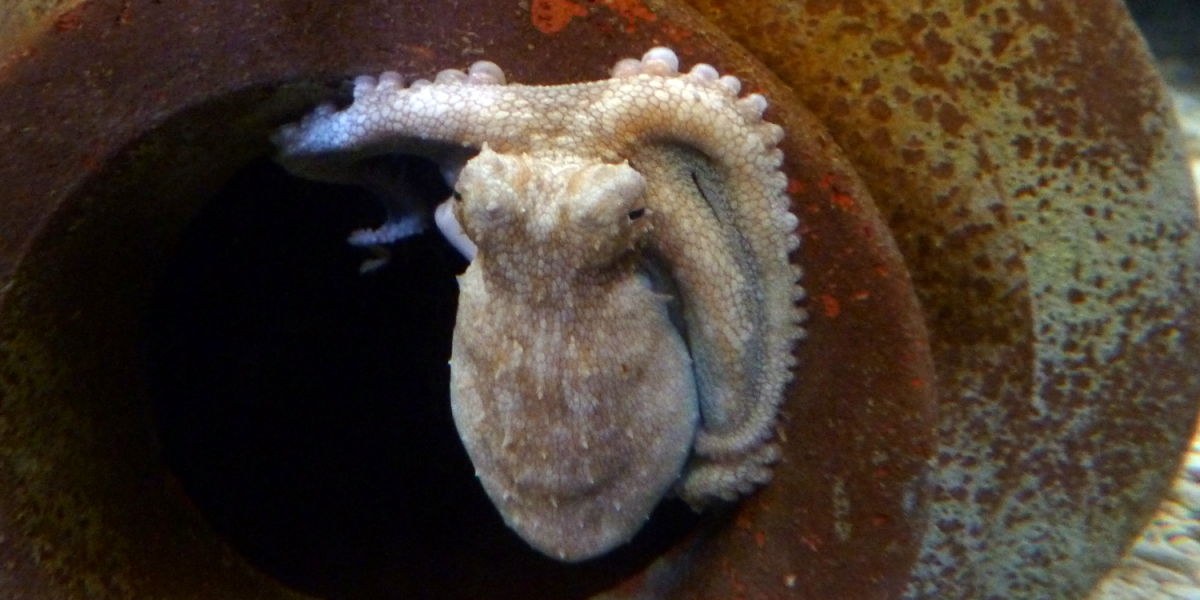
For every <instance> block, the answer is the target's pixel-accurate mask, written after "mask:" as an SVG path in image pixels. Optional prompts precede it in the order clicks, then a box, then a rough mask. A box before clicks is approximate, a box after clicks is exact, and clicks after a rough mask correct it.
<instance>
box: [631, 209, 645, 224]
mask: <svg viewBox="0 0 1200 600" xmlns="http://www.w3.org/2000/svg"><path fill="white" fill-rule="evenodd" d="M644 214H646V209H644V208H636V209H634V210H631V211H629V220H630V221H636V220H638V219H640V218H642V215H644Z"/></svg>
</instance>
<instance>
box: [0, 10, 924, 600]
mask: <svg viewBox="0 0 1200 600" xmlns="http://www.w3.org/2000/svg"><path fill="white" fill-rule="evenodd" d="M564 3H565V4H570V5H573V6H574V8H572V7H571V6H565V5H564ZM547 11H548V12H547ZM563 11H565V12H563ZM689 15H690V13H689V12H688V11H684V10H678V8H677V7H674V6H672V5H669V4H666V3H662V4H652V5H651V4H647V5H643V4H641V3H639V2H636V1H623V2H607V3H595V4H586V5H585V4H581V3H577V2H570V1H568V0H561V1H559V2H554V1H550V0H538V1H536V2H533V3H532V6H531V7H524V8H523V7H521V6H519V5H516V4H513V3H508V2H500V1H496V2H478V3H470V4H469V5H468V4H458V5H454V4H447V3H441V2H432V1H430V2H385V1H380V0H364V1H360V2H352V3H338V4H330V5H328V6H326V5H323V4H320V3H317V4H313V3H310V2H300V1H290V0H269V1H265V2H256V3H229V2H203V1H185V2H172V3H159V2H151V1H146V2H138V1H129V0H95V1H92V2H88V3H86V4H83V5H81V6H79V7H78V8H76V9H74V10H73V11H71V17H70V19H69V21H68V22H66V25H67V26H64V27H57V28H56V27H45V28H42V29H41V30H39V31H40V32H41V33H39V34H38V35H37V36H35V37H34V38H32V40H31V42H30V43H29V45H28V46H27V47H25V48H23V49H21V51H20V52H18V53H15V54H13V55H12V56H10V58H9V62H7V63H5V64H4V65H3V66H2V67H0V68H2V70H0V86H2V88H3V89H2V90H0V91H2V92H3V98H4V102H3V104H2V105H0V139H2V140H3V143H4V146H5V147H6V148H8V149H9V152H7V153H6V154H5V157H4V159H3V160H0V180H3V181H4V182H5V185H4V186H3V187H2V188H0V282H2V283H3V288H2V289H3V290H4V292H3V296H2V297H0V301H2V304H0V374H2V376H3V378H2V379H0V393H2V394H3V395H2V396H0V528H2V529H0V559H2V560H0V569H3V571H0V595H3V596H4V597H6V598H13V599H14V600H26V599H34V598H46V597H60V596H61V597H76V596H83V595H85V594H86V595H88V596H89V597H94V598H100V599H102V600H108V599H115V598H143V597H156V598H199V597H204V598H209V597H213V598H217V597H219V598H258V599H268V598H270V599H276V598H279V599H282V598H295V597H296V596H295V594H294V593H293V592H291V591H289V590H287V589H285V588H284V587H283V586H281V585H278V584H277V583H275V582H273V581H270V579H269V578H266V577H263V576H262V575H261V574H257V573H255V572H253V571H252V570H251V569H249V568H247V567H246V565H245V563H244V562H243V561H242V560H241V559H239V558H238V557H237V556H236V555H235V554H234V553H233V552H232V551H231V550H230V549H229V546H228V545H227V544H226V543H225V542H223V541H222V540H221V539H220V538H218V537H217V536H216V535H214V532H213V530H212V529H211V528H210V527H208V525H207V524H205V523H204V521H203V516H202V515H201V513H199V512H198V511H197V510H196V508H195V507H194V506H192V505H191V504H190V502H189V500H188V499H187V497H186V496H185V494H184V492H186V491H187V490H186V488H187V485H188V482H186V481H185V482H184V488H183V489H181V488H180V487H179V485H178V484H177V483H176V482H175V480H174V479H173V478H172V477H171V476H170V474H169V473H168V472H167V470H166V468H165V466H164V464H163V463H162V460H161V458H160V456H159V454H158V450H159V448H160V447H161V445H162V444H163V440H160V439H156V437H155V430H154V429H153V427H152V424H151V418H150V414H149V404H150V399H149V398H148V396H149V389H148V385H147V381H146V380H147V375H146V373H145V372H144V369H143V364H144V362H143V361H144V360H145V356H144V354H143V352H144V344H145V341H146V340H145V337H144V336H145V333H144V326H145V320H144V317H145V314H144V313H145V311H146V307H147V305H148V304H149V302H150V300H149V298H150V296H152V295H153V293H154V291H153V286H154V283H155V278H156V277H157V276H158V274H159V273H161V270H162V269H163V268H164V264H166V263H167V262H168V261H169V259H170V255H171V249H172V248H173V247H174V245H175V244H176V243H178V241H179V240H180V237H181V232H182V230H183V229H184V227H185V226H186V224H187V223H188V221H189V220H190V219H192V218H193V217H194V216H195V215H196V214H197V212H198V211H200V210H201V207H202V206H203V205H204V204H205V202H206V201H207V200H208V199H209V198H211V197H213V195H214V194H215V193H217V191H218V189H219V188H220V186H221V185H222V184H223V183H225V182H226V181H227V180H229V179H230V178H231V177H233V176H234V175H235V173H237V172H238V171H239V169H241V168H243V167H244V166H245V165H247V164H248V163H250V162H251V161H252V160H254V158H255V157H261V156H263V155H264V154H266V153H267V152H269V145H268V143H267V137H268V134H269V132H270V131H271V130H272V129H273V128H274V127H276V126H278V125H279V124H282V123H284V122H287V121H290V120H293V119H295V118H296V117H298V116H299V115H301V114H303V113H305V112H306V111H307V110H309V109H310V108H311V107H312V106H313V105H314V104H315V103H316V101H317V100H318V99H319V98H322V97H328V96H331V95H337V91H336V82H339V81H344V80H347V79H348V78H350V77H352V76H354V75H358V74H361V73H377V72H379V71H383V70H385V69H395V70H399V71H400V72H401V73H403V74H404V75H405V76H407V77H414V76H429V75H431V74H433V73H435V72H436V71H438V70H439V69H442V68H446V67H463V66H465V65H467V64H469V63H470V62H472V61H474V60H478V59H481V58H487V59H490V60H493V61H495V62H497V63H499V64H501V65H503V66H504V68H505V71H506V73H507V74H508V75H509V77H510V79H511V80H513V81H521V82H527V83H557V82H567V81H578V80H586V79H595V78H599V77H604V76H605V75H606V74H607V73H606V70H607V68H608V67H609V66H610V65H611V64H612V63H613V62H614V61H615V60H616V59H617V58H620V57H624V56H631V55H637V54H639V53H641V52H642V51H644V50H645V49H646V48H649V47H650V46H653V45H656V44H666V45H671V46H673V47H675V49H676V50H678V51H679V52H680V54H681V57H682V58H683V59H684V62H685V63H688V64H691V63H694V62H700V61H708V62H712V63H713V64H714V65H715V66H716V67H717V68H718V69H720V70H721V71H722V72H732V73H737V75H738V76H740V77H741V78H742V79H743V81H744V83H745V86H746V88H747V91H761V92H762V93H764V94H765V95H766V96H767V97H768V98H770V99H771V102H772V105H771V108H770V109H769V112H768V117H769V118H770V119H771V120H772V121H773V122H776V123H779V124H781V125H783V126H784V127H785V129H786V131H787V138H786V140H785V141H784V143H783V145H782V148H783V150H784V151H785V153H786V155H787V164H786V170H787V172H788V174H789V176H790V178H791V186H790V190H791V192H792V194H793V200H794V204H793V207H794V209H795V210H796V211H797V212H798V213H799V214H800V216H801V218H802V221H803V223H804V225H803V227H804V235H805V242H804V246H803V250H802V251H801V252H800V253H799V256H798V258H797V259H798V260H799V261H800V262H802V263H803V264H804V265H805V268H806V269H807V274H806V277H805V287H806V288H807V289H808V290H809V292H810V294H811V295H812V297H811V299H810V300H809V305H808V308H809V310H810V312H811V313H812V318H811V319H810V322H809V323H808V325H807V327H808V329H809V331H810V336H809V339H808V340H807V341H806V342H805V343H804V344H803V345H801V346H800V347H799V349H798V351H797V354H798V356H799V358H800V362H801V365H802V366H801V367H800V373H799V375H798V377H797V381H796V382H795V384H794V385H793V387H792V388H791V391H790V392H789V397H788V400H787V402H786V404H785V407H784V410H783V413H784V415H783V417H784V418H783V419H782V421H781V423H780V426H779V435H780V438H781V440H783V441H784V445H785V448H786V450H785V458H784V460H783V462H782V464H781V465H780V466H779V467H778V468H777V470H776V478H775V481H774V483H772V484H771V485H770V486H768V488H766V489H765V490H764V491H763V492H762V493H760V494H758V495H755V496H754V497H752V498H751V499H749V500H748V501H746V502H745V503H743V504H742V505H741V506H740V507H739V508H738V509H737V510H735V511H732V512H730V513H726V514H718V515H713V516H711V517H710V518H707V519H704V520H702V522H701V524H700V526H699V527H698V528H697V529H696V530H695V531H694V532H693V534H692V535H690V536H687V537H683V538H682V541H679V542H678V543H676V544H675V548H674V549H673V550H670V551H667V552H666V553H665V554H663V555H662V557H661V558H660V559H659V560H658V562H653V559H654V554H653V553H652V552H662V549H661V548H658V547H657V546H655V543H660V544H661V543H662V542H654V541H653V540H651V542H650V543H647V544H639V543H638V542H637V541H635V543H634V544H633V545H632V546H631V547H630V549H628V550H622V551H621V552H619V553H618V555H616V556H614V557H612V558H611V559H605V560H602V561H599V562H596V563H589V564H588V565H583V566H580V567H565V566H561V565H556V564H551V563H549V562H547V561H545V560H544V559H539V560H542V561H543V562H538V561H535V560H533V559H530V558H528V557H527V556H526V555H524V554H521V552H522V550H521V549H520V548H519V547H515V546H511V545H505V544H506V543H496V544H491V540H482V541H481V540H480V539H478V538H477V537H473V536H477V530H478V531H484V530H486V531H492V530H494V528H492V526H491V525H490V524H489V523H490V521H488V520H489V519H491V520H492V521H496V517H495V516H494V515H491V514H490V513H479V512H476V513H471V514H469V515H464V516H465V517H468V518H464V519H463V520H461V521H458V522H452V523H450V524H449V525H448V527H451V528H454V530H453V531H449V530H447V531H445V532H444V535H442V536H438V537H434V538H430V541H429V543H428V552H429V553H432V554H431V556H433V559H439V560H442V562H440V563H439V564H441V565H445V564H456V565H459V566H460V567H461V571H455V570H453V569H439V570H438V571H439V573H434V572H433V571H432V570H430V572H429V573H425V572H424V571H422V572H415V571H412V570H409V568H411V563H404V562H399V563H397V564H389V563H387V557H386V556H380V557H373V560H372V561H370V564H367V565H364V566H362V568H361V569H360V570H357V571H355V572H354V573H353V574H351V575H344V576H342V577H341V579H338V577H336V576H334V577H330V578H329V579H328V580H326V583H328V582H329V581H334V582H335V583H333V584H329V585H328V586H326V587H320V586H313V587H311V588H307V589H308V591H312V592H314V593H316V592H318V591H319V592H320V593H321V595H325V596H338V597H355V598H370V597H394V596H395V595H396V594H401V593H403V594H408V595H414V596H416V597H429V596H433V597H437V595H438V590H430V589H428V587H429V586H431V585H458V586H459V587H458V588H456V589H457V590H458V591H459V592H461V593H459V594H458V595H455V593H453V592H446V591H445V590H442V592H441V593H442V594H443V596H442V597H447V595H448V597H477V598H483V597H493V598H538V597H547V598H562V597H575V598H580V597H587V596H590V595H594V594H597V593H601V591H602V590H604V589H608V591H607V592H602V593H603V596H604V597H607V598H645V597H664V596H667V595H675V596H677V597H678V596H682V597H690V598H711V597H718V596H731V595H746V596H748V597H759V596H763V595H767V596H776V597H785V596H786V597H796V598H814V599H816V598H831V597H837V598H845V599H848V600H851V599H855V598H871V599H874V598H887V597H896V596H897V595H898V594H899V593H900V592H901V590H902V588H903V586H904V584H905V581H906V577H907V573H908V572H909V571H910V570H911V568H912V564H913V561H914V560H915V558H916V552H917V548H918V544H919V541H920V539H921V535H922V532H923V530H924V526H925V523H926V520H925V511H924V507H925V491H924V490H925V489H926V485H925V483H926V481H925V475H926V473H927V464H928V462H927V461H928V458H929V456H930V454H931V451H932V449H933V447H934V444H933V440H932V424H933V418H934V413H933V403H932V399H933V395H934V392H935V384H934V376H933V370H932V361H931V357H930V354H929V349H928V343H927V342H926V340H925V332H924V325H923V323H922V320H921V317H920V313H919V311H918V309H917V305H916V300H915V296H914V295H913V294H912V290H911V287H910V283H909V281H908V274H907V271H906V269H905V267H904V265H903V263H902V260H901V258H900V255H899V253H898V252H897V251H896V247H895V244H894V242H893V241H892V240H891V238H890V237H889V235H888V232H887V230H886V227H885V226H884V224H883V222H882V221H881V220H880V218H879V216H878V211H877V210H876V209H875V208H874V205H873V204H872V201H871V200H870V198H869V196H868V194H867V193H866V192H865V190H864V188H863V186H862V183H861V181H860V180H859V178H858V176H857V175H856V174H855V173H854V172H853V170H852V169H851V168H850V166H849V163H848V162H847V161H846V160H845V159H844V158H842V157H841V155H840V153H839V152H838V151H837V149H836V148H835V146H834V144H833V143H832V142H831V140H830V138H829V137H828V135H826V134H825V132H824V129H823V128H822V127H821V126H820V124H819V123H818V122H817V121H816V120H815V119H813V118H812V116H811V115H809V114H807V113H805V112H803V111H802V110H800V109H799V108H798V105H797V104H795V102H794V101H793V100H792V99H791V97H790V96H789V93H788V91H787V90H786V89H785V88H782V87H780V86H779V85H778V83H777V82H776V81H775V80H774V79H773V78H772V77H771V75H770V74H769V73H767V72H766V71H764V70H762V69H761V67H760V66H757V65H756V64H755V63H754V62H752V61H751V60H749V59H748V58H747V56H746V54H745V53H744V52H743V51H741V50H740V49H739V48H738V47H737V46H735V45H733V44H731V43H729V42H728V41H725V40H724V39H723V38H722V36H721V35H720V34H719V33H717V32H715V31H713V30H711V29H709V28H707V26H706V25H704V24H703V23H701V22H699V21H696V20H694V19H693V18H692V17H691V16H689ZM539 19H541V20H539ZM546 19H550V20H546ZM555 19H557V20H555ZM43 25H44V23H43ZM285 83H286V85H283V84H285ZM329 83H333V84H334V85H330V86H326V85H324V84H329ZM271 230H272V231H275V230H276V228H271ZM285 237H286V236H285ZM286 241H287V240H286V239H281V240H280V243H286ZM289 247H290V246H289ZM245 262H246V263H247V264H249V266H248V267H247V268H250V267H252V266H253V265H252V261H245ZM284 264H286V265H287V266H288V268H294V265H292V264H291V263H290V262H289V263H284ZM420 283H426V282H420ZM265 318H266V317H265V316H264V319H265ZM306 326H307V325H306ZM431 376H432V375H431ZM350 398H351V397H350V396H348V397H347V398H346V399H342V398H338V399H337V400H338V401H339V402H350V401H351V399H350ZM435 399H436V398H435ZM220 400H221V399H219V398H218V399H214V401H220ZM404 400H405V401H421V400H422V399H420V398H405V399H404ZM420 425H421V426H424V424H423V423H422V424H420ZM410 427H413V426H412V425H410ZM411 455H413V456H421V455H422V451H420V450H416V449H414V451H413V452H412V453H411ZM299 458H302V457H297V459H299ZM382 464H383V465H386V464H388V463H386V461H385V462H384V463H382ZM438 469H441V466H434V467H433V468H431V469H429V471H437V470H438ZM445 476H446V477H449V475H445ZM464 482H465V484H466V485H472V484H474V482H473V480H472V479H471V478H470V475H469V473H467V474H466V475H464V476H463V478H462V481H459V480H455V481H454V482H449V481H446V482H436V481H435V482H434V483H433V485H432V486H427V488H426V489H417V490H415V491H414V492H410V493H411V494H412V498H416V499H417V500H414V501H421V502H428V503H440V504H445V505H455V504H456V502H457V500H456V499H455V498H449V497H446V498H442V497H440V496H437V495H436V494H437V493H439V491H441V490H443V488H445V489H454V490H457V489H462V485H459V484H463V483H464ZM443 483H444V484H445V485H443ZM318 484H319V482H318ZM429 490H432V491H429ZM193 491H194V490H193ZM451 514H455V513H453V512H451ZM398 521H399V522H403V519H399V520H398ZM497 522H498V521H497ZM500 530H501V531H502V530H503V528H502V527H501V528H500ZM392 535H394V536H396V537H397V538H398V539H401V541H402V542H403V538H404V535H406V534H405V531H403V530H397V531H395V532H392ZM422 539H423V538H422ZM453 541H461V543H458V544H452V543H450V542H453ZM666 541H667V542H672V540H671V539H667V540H666ZM407 543H413V542H407ZM473 544H479V545H473ZM513 548H516V549H515V550H514V549H513ZM324 551H325V552H334V551H335V550H330V549H328V548H327V549H325V550H324ZM344 551H349V550H344ZM304 559H305V557H300V560H304ZM433 559H428V558H426V559H423V560H433ZM301 564H304V563H301ZM422 564H424V563H422ZM298 570H300V571H303V569H298ZM440 571H445V572H444V573H443V572H440ZM335 575H336V574H335ZM680 575H686V577H685V579H686V581H685V582H684V587H683V588H682V590H681V589H680V588H679V587H678V580H679V576H680ZM339 582H340V583H339ZM338 585H341V586H342V587H341V588H338V587H337V586H338ZM317 588H320V589H317Z"/></svg>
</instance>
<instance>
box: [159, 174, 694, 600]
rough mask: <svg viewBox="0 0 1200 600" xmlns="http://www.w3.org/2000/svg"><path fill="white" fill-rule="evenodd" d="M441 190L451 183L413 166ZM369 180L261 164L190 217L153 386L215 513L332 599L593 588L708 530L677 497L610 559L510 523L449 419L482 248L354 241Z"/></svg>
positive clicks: (199, 495) (199, 497) (228, 528)
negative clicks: (541, 548) (328, 177)
mask: <svg viewBox="0 0 1200 600" xmlns="http://www.w3.org/2000/svg"><path fill="white" fill-rule="evenodd" d="M414 164H415V166H416V167H417V168H415V169H409V171H410V172H414V173H416V174H415V175H414V179H415V180H416V181H417V184H418V188H419V189H421V190H423V192H422V194H423V195H424V196H427V198H426V199H427V200H428V201H430V202H436V201H437V200H439V199H441V198H444V197H445V196H446V194H447V193H448V190H447V189H445V187H444V184H442V183H441V181H440V177H439V176H438V175H437V172H436V167H435V166H434V165H432V164H431V163H422V162H417V163H414ZM383 216H384V215H383V210H382V208H381V207H380V206H379V204H378V203H377V202H375V201H374V200H373V199H372V198H371V197H370V196H369V195H368V194H367V193H366V192H365V191H362V190H359V189H356V188H352V187H346V186H337V185H329V184H321V183H315V182H310V181H304V180H300V179H297V178H295V177H292V176H290V175H288V174H287V173H285V172H284V171H283V170H281V169H280V168H279V167H278V166H276V165H275V164H274V163H272V162H271V161H270V160H268V159H266V158H263V159H261V160H258V161H255V162H253V163H251V164H249V165H247V166H246V167H245V168H243V169H241V171H240V172H238V173H237V174H236V175H235V176H234V177H233V178H232V179H231V180H229V181H228V183H227V184H226V185H225V186H224V187H223V188H222V189H221V191H220V192H219V193H218V194H217V195H216V196H215V197H214V198H213V199H212V200H211V201H210V202H208V203H207V205H206V206H205V207H204V208H203V209H202V210H201V212H200V213H199V214H198V215H197V216H196V217H195V218H194V219H193V220H192V221H191V224H190V225H189V227H188V229H187V230H186V232H185V234H184V236H183V238H182V241H181V243H180V245H179V247H178V249H177V250H176V252H175V254H174V256H173V257H172V258H171V259H170V262H169V263H168V266H167V268H166V270H165V272H164V273H162V275H161V278H160V280H159V282H158V283H157V287H156V293H155V294H154V299H153V301H152V305H151V309H150V311H149V319H148V331H149V339H148V348H149V353H148V356H149V359H150V382H151V394H152V397H153V404H154V407H153V408H154V413H155V419H156V426H157V431H158V437H159V439H160V444H161V447H162V452H163V456H164V458H165V460H166V462H167V464H168V466H169V467H170V469H171V470H172V471H173V473H174V474H175V475H176V477H177V478H178V479H179V481H180V482H181V483H182V487H183V489H184V490H185V491H186V493H187V495H188V496H189V498H190V499H191V500H192V501H193V502H194V503H195V505H196V506H197V507H198V508H199V510H200V512H201V513H202V514H203V515H204V518H205V519H206V520H207V521H208V522H209V523H210V524H211V525H212V526H213V528H215V529H216V530H217V531H218V532H219V533H220V534H221V535H222V536H223V537H224V538H225V539H226V540H227V541H228V542H229V543H230V544H231V545H232V546H233V547H234V548H235V549H236V550H237V551H238V552H240V553H241V554H242V555H243V556H245V557H246V558H247V559H248V560H249V561H250V562H251V563H252V564H253V565H255V566H256V567H258V568H259V569H261V570H262V571H264V572H265V573H267V574H269V575H270V576H272V577H274V578H276V579H278V580H280V581H282V582H284V583H286V584H287V585H289V586H291V587H293V588H295V589H297V590H300V591H302V592H305V593H308V594H312V595H315V596H318V597H322V598H330V599H367V598H453V599H459V598H497V599H507V598H512V599H517V598H521V599H525V598H561V599H565V598H586V597H590V596H592V595H594V594H596V593H599V592H601V591H603V590H605V589H608V588H610V587H612V586H615V585H617V584H618V583H620V582H621V581H623V580H625V579H626V578H629V577H631V576H633V575H635V574H636V573H637V572H639V571H640V570H642V569H645V568H646V567H647V566H648V565H649V564H650V563H651V562H652V561H653V560H654V559H655V558H656V557H657V556H658V555H660V554H662V553H664V552H665V551H666V550H668V549H669V548H670V547H672V546H673V545H675V544H677V543H678V542H679V541H680V540H681V539H682V538H683V537H684V536H686V535H687V534H688V532H689V531H691V530H693V529H694V526H695V525H696V517H695V516H694V515H693V513H692V512H691V511H690V510H689V509H688V508H687V507H686V506H685V505H683V504H682V503H681V502H679V501H678V500H670V501H667V502H665V503H664V504H663V505H662V506H660V507H659V509H658V510H657V511H656V512H655V514H654V516H653V518H652V519H651V521H650V522H649V523H648V524H647V526H646V527H645V529H644V530H643V531H642V533H641V534H640V535H639V536H638V537H637V538H636V539H635V540H634V541H633V542H632V543H631V544H629V545H627V546H625V547H623V548H621V549H619V550H618V551H616V552H614V553H612V554H610V555H609V556H607V557H603V558H600V559H596V560H593V561H589V562H586V563H583V564H579V565H565V564H561V563H558V562H556V561H553V560H550V559H548V558H545V557H543V556H542V555H540V554H538V553H536V552H535V551H533V550H531V549H530V548H528V547H527V546H526V545H525V543H524V542H522V541H521V540H520V539H519V538H517V537H516V536H515V535H514V534H513V533H511V532H510V531H509V530H508V529H507V528H506V527H505V526H504V524H503V522H502V521H501V520H500V518H499V516H498V514H497V512H496V511H495V510H494V509H493V507H492V505H491V503H490V502H489V501H488V499H487V497H486V496H485V495H484V493H483V491H482V488H481V487H480V485H479V484H478V482H477V481H476V479H475V478H474V476H473V471H472V468H471V464H470V461H469V460H468V458H467V455H466V453H465V451H464V450H463V448H462V445H461V443H460V442H459V440H458V436H457V434H456V432H455V429H454V424H453V421H452V419H451V414H450V405H449V397H448V378H449V366H448V364H447V360H448V359H449V356H450V339H451V332H452V330H453V327H454V314H455V299H456V296H457V288H456V283H455V279H454V275H455V274H457V273H460V272H462V270H463V269H464V268H465V262H464V261H463V260H462V259H461V258H460V257H459V256H458V255H457V254H456V253H455V252H454V250H453V249H452V248H451V247H450V246H449V245H448V244H446V243H445V242H444V241H443V240H442V238H441V237H440V236H439V235H437V234H436V233H433V232H428V233H426V234H423V235H420V236H417V237H415V238H412V239H409V240H404V241H402V242H399V243H397V244H395V245H394V246H393V247H392V257H391V260H390V263H389V264H387V265H386V266H385V267H383V268H381V269H378V270H376V271H374V272H371V273H367V274H359V272H358V267H359V264H360V263H361V262H362V261H363V260H364V259H368V258H371V255H370V254H369V253H368V252H366V251H364V250H363V249H360V248H355V247H351V246H349V245H348V244H347V243H346V241H345V240H346V236H347V235H348V234H349V232H350V231H352V230H353V229H356V228H361V227H373V226H377V225H378V224H379V223H381V222H382V219H383Z"/></svg>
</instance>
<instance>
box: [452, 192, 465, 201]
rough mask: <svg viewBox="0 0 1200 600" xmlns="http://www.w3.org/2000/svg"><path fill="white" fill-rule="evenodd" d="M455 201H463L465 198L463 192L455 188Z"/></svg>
mask: <svg viewBox="0 0 1200 600" xmlns="http://www.w3.org/2000/svg"><path fill="white" fill-rule="evenodd" d="M454 201H455V202H462V201H463V199H462V194H460V193H458V190H454Z"/></svg>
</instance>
